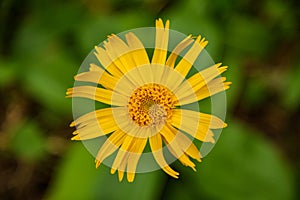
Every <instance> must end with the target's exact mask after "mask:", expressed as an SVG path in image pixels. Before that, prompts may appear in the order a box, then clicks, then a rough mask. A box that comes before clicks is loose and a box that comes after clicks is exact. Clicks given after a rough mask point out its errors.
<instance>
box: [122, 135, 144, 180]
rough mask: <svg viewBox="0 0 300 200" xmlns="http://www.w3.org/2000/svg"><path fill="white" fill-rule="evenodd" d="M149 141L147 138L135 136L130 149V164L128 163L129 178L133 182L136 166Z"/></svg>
mask: <svg viewBox="0 0 300 200" xmlns="http://www.w3.org/2000/svg"><path fill="white" fill-rule="evenodd" d="M146 143H147V139H146V138H134V142H133V146H132V148H131V149H130V153H129V158H128V164H127V180H128V182H133V180H134V176H135V171H136V167H137V164H138V161H139V159H140V157H141V153H142V152H143V151H144V149H145V146H146Z"/></svg>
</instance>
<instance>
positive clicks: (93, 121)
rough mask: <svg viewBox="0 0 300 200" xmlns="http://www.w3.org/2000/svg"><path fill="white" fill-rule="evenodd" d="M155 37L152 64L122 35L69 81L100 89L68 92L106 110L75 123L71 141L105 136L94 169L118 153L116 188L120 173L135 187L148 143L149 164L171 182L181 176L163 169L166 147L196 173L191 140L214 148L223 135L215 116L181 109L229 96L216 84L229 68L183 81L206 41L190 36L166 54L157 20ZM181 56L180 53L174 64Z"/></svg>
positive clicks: (164, 32) (224, 85) (165, 34)
mask: <svg viewBox="0 0 300 200" xmlns="http://www.w3.org/2000/svg"><path fill="white" fill-rule="evenodd" d="M155 30H156V38H155V49H154V53H153V56H152V59H151V62H150V59H149V56H148V54H147V51H146V49H145V48H144V46H143V43H142V42H141V41H140V40H139V38H138V37H137V36H136V35H135V34H133V33H132V32H129V33H127V34H126V35H125V41H124V40H122V39H121V38H120V37H118V36H116V35H110V36H109V37H108V39H107V41H105V42H104V44H103V47H100V46H96V47H95V50H96V51H95V56H96V57H97V59H98V61H99V63H100V64H101V66H97V65H96V64H93V63H91V64H90V68H89V71H87V72H83V73H80V74H78V75H76V76H75V80H76V81H81V82H91V83H95V84H98V86H97V87H96V86H88V85H84V86H75V87H73V88H70V89H68V91H67V97H81V98H88V99H92V100H95V101H99V102H101V103H104V104H107V105H110V107H106V108H102V109H98V110H96V111H93V112H89V113H87V114H84V115H82V116H80V117H78V118H77V119H75V120H74V122H72V123H71V126H76V129H77V130H76V131H74V135H75V136H74V137H73V138H72V139H73V140H87V139H92V138H96V137H100V136H104V135H106V136H107V139H106V141H105V142H104V144H103V145H102V146H101V147H99V151H98V153H97V156H96V160H95V162H96V167H99V166H100V164H101V163H103V161H104V160H105V159H106V158H107V157H109V156H110V155H111V154H113V153H114V152H116V151H117V155H116V157H115V159H114V162H113V164H112V166H111V173H115V172H116V171H118V176H119V180H120V181H121V180H122V179H123V176H124V172H127V180H128V181H129V182H132V181H133V180H134V177H135V172H136V168H137V164H138V161H139V159H140V157H141V155H142V153H143V152H144V150H145V147H146V145H147V144H148V143H149V146H150V149H151V152H152V154H153V157H154V159H155V161H156V162H157V164H158V165H159V166H160V168H162V169H163V170H164V171H165V172H166V173H167V174H169V175H170V176H172V177H174V178H178V175H179V173H178V172H176V171H174V170H173V169H172V168H171V167H170V166H169V164H168V162H167V161H166V159H165V156H164V153H163V148H164V147H166V148H167V149H168V150H169V151H170V153H171V154H172V155H173V156H174V157H175V158H177V159H178V160H179V161H180V162H181V163H182V164H183V165H185V166H189V167H191V168H192V169H193V170H195V164H194V163H193V161H192V160H191V159H190V158H192V159H195V160H197V161H199V162H201V157H202V156H201V154H200V151H199V149H198V148H197V147H196V145H195V144H194V143H193V140H192V139H193V138H195V139H197V140H200V141H202V142H211V143H214V142H215V140H214V134H213V132H212V129H222V128H224V127H226V124H225V123H224V122H223V121H222V120H221V119H220V118H218V117H216V116H214V115H210V114H206V113H201V112H198V111H194V110H190V109H185V108H184V107H183V106H184V105H188V104H191V103H194V102H198V101H200V100H202V99H205V98H207V97H210V96H212V95H214V94H216V93H219V92H221V91H224V90H226V89H228V88H229V85H230V84H231V83H230V82H225V80H226V79H225V78H224V77H220V74H221V73H223V72H224V71H226V69H227V67H226V66H221V64H220V63H219V64H215V65H213V66H210V67H208V68H206V69H204V70H202V71H200V72H198V73H194V74H193V75H191V76H190V77H189V78H187V75H188V74H189V72H190V71H191V69H192V67H193V64H194V62H195V61H196V59H197V58H198V56H199V55H200V53H201V51H202V50H203V49H204V48H205V46H206V45H207V41H206V40H205V38H202V37H201V36H198V37H196V38H195V39H194V38H193V37H192V36H188V37H186V38H185V39H184V40H183V41H181V42H180V43H179V44H177V46H176V47H175V48H174V49H173V50H172V52H170V53H169V54H168V42H169V20H168V21H166V24H165V26H164V24H163V22H162V20H161V19H158V20H156V29H155ZM183 51H186V53H185V55H184V56H183V57H182V58H180V57H179V56H178V55H180V53H182V52H183ZM178 60H179V61H178ZM191 138H192V139H191Z"/></svg>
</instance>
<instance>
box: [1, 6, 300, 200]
mask: <svg viewBox="0 0 300 200" xmlns="http://www.w3.org/2000/svg"><path fill="white" fill-rule="evenodd" d="M299 10H300V6H299V1H297V0H292V1H285V0H245V1H239V0H216V1H209V0H200V1H198V0H184V1H180V0H177V1H172V0H162V1H160V0H127V1H123V0H112V1H108V0H76V1H70V0H69V1H58V0H54V1H50V0H49V1H38V0H26V1H22V0H2V1H0V94H1V98H0V110H1V114H0V199H49V200H60V199H79V200H80V199H148V200H152V199H186V200H189V199H212V200H218V199H225V200H227V199H229V200H232V199H273V200H274V199H280V200H283V199H284V200H289V199H300V188H299V185H300V173H299V169H300V159H299V157H300V152H299V147H300V135H299V133H300V89H299V87H300V59H299V55H300V54H299V52H300V45H299V43H300V39H299V35H300V28H299V27H300V21H299V19H300V14H299ZM158 17H161V18H163V20H166V19H170V20H171V28H172V29H174V30H177V31H180V32H182V33H185V34H190V33H192V34H194V35H197V34H202V35H203V36H205V37H206V38H207V39H208V41H209V45H208V47H207V51H208V52H209V53H210V54H211V56H212V58H213V59H214V60H215V61H216V62H220V61H222V62H223V63H224V64H225V65H229V66H230V68H229V70H228V71H227V72H226V74H225V75H226V76H227V77H228V79H229V80H231V81H232V82H233V85H232V87H231V89H230V90H229V91H228V92H227V97H228V112H227V119H226V121H227V122H228V124H229V126H228V128H226V129H225V130H224V131H223V133H222V135H221V138H220V139H219V141H218V143H217V145H216V146H215V148H214V149H213V151H212V152H211V153H210V154H209V155H208V156H207V157H205V158H204V159H203V162H202V163H197V173H195V172H193V171H192V170H191V169H188V168H185V167H182V166H181V165H180V164H178V163H174V164H172V166H173V167H174V168H175V169H177V170H178V171H180V172H181V176H180V179H179V180H174V179H173V178H170V177H168V176H167V175H166V174H164V173H163V172H162V171H156V172H152V173H147V174H137V177H136V179H135V182H134V183H130V184H129V183H127V181H126V180H124V181H123V182H122V183H119V182H118V180H117V176H116V175H110V173H109V168H108V167H105V166H102V167H100V169H97V170H96V169H95V167H94V158H93V157H92V156H91V155H90V154H89V152H88V151H87V150H86V149H85V148H84V146H83V145H82V144H81V143H80V142H74V141H71V140H70V138H71V132H72V131H73V129H71V128H69V127H68V125H69V123H70V122H71V121H72V108H71V100H70V99H65V98H64V96H65V91H66V89H67V88H69V87H71V86H72V84H73V76H74V75H75V74H76V73H77V70H78V69H79V66H80V64H81V62H82V61H83V59H84V58H85V56H86V55H87V54H88V53H89V52H90V50H92V48H93V47H94V46H95V45H97V44H99V43H100V42H101V41H103V40H105V39H106V36H107V35H108V34H111V33H119V32H122V31H125V30H128V29H131V28H137V27H144V26H154V20H155V19H156V18H158Z"/></svg>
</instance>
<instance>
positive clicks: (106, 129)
mask: <svg viewBox="0 0 300 200" xmlns="http://www.w3.org/2000/svg"><path fill="white" fill-rule="evenodd" d="M117 129H118V126H117V125H116V123H115V122H114V120H113V119H112V118H111V119H109V118H108V119H103V120H95V121H94V122H91V123H89V124H88V125H87V126H84V127H82V128H78V129H77V130H76V131H75V132H74V134H77V135H78V136H74V138H73V140H74V139H75V138H77V139H80V140H87V139H92V138H96V137H99V136H103V135H106V134H109V133H111V132H113V131H115V130H117ZM78 137H79V138H78Z"/></svg>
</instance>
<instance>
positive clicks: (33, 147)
mask: <svg viewBox="0 0 300 200" xmlns="http://www.w3.org/2000/svg"><path fill="white" fill-rule="evenodd" d="M45 143H46V140H45V136H44V135H43V133H42V130H41V129H40V128H39V127H38V125H37V124H36V123H35V122H34V121H28V122H26V123H23V124H20V125H18V126H17V127H15V129H14V130H13V131H12V138H11V139H10V148H11V149H12V151H13V152H15V153H16V155H17V156H19V157H21V158H23V159H25V160H30V161H35V160H39V159H41V158H42V157H43V156H44V155H45V153H46V149H45Z"/></svg>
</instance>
